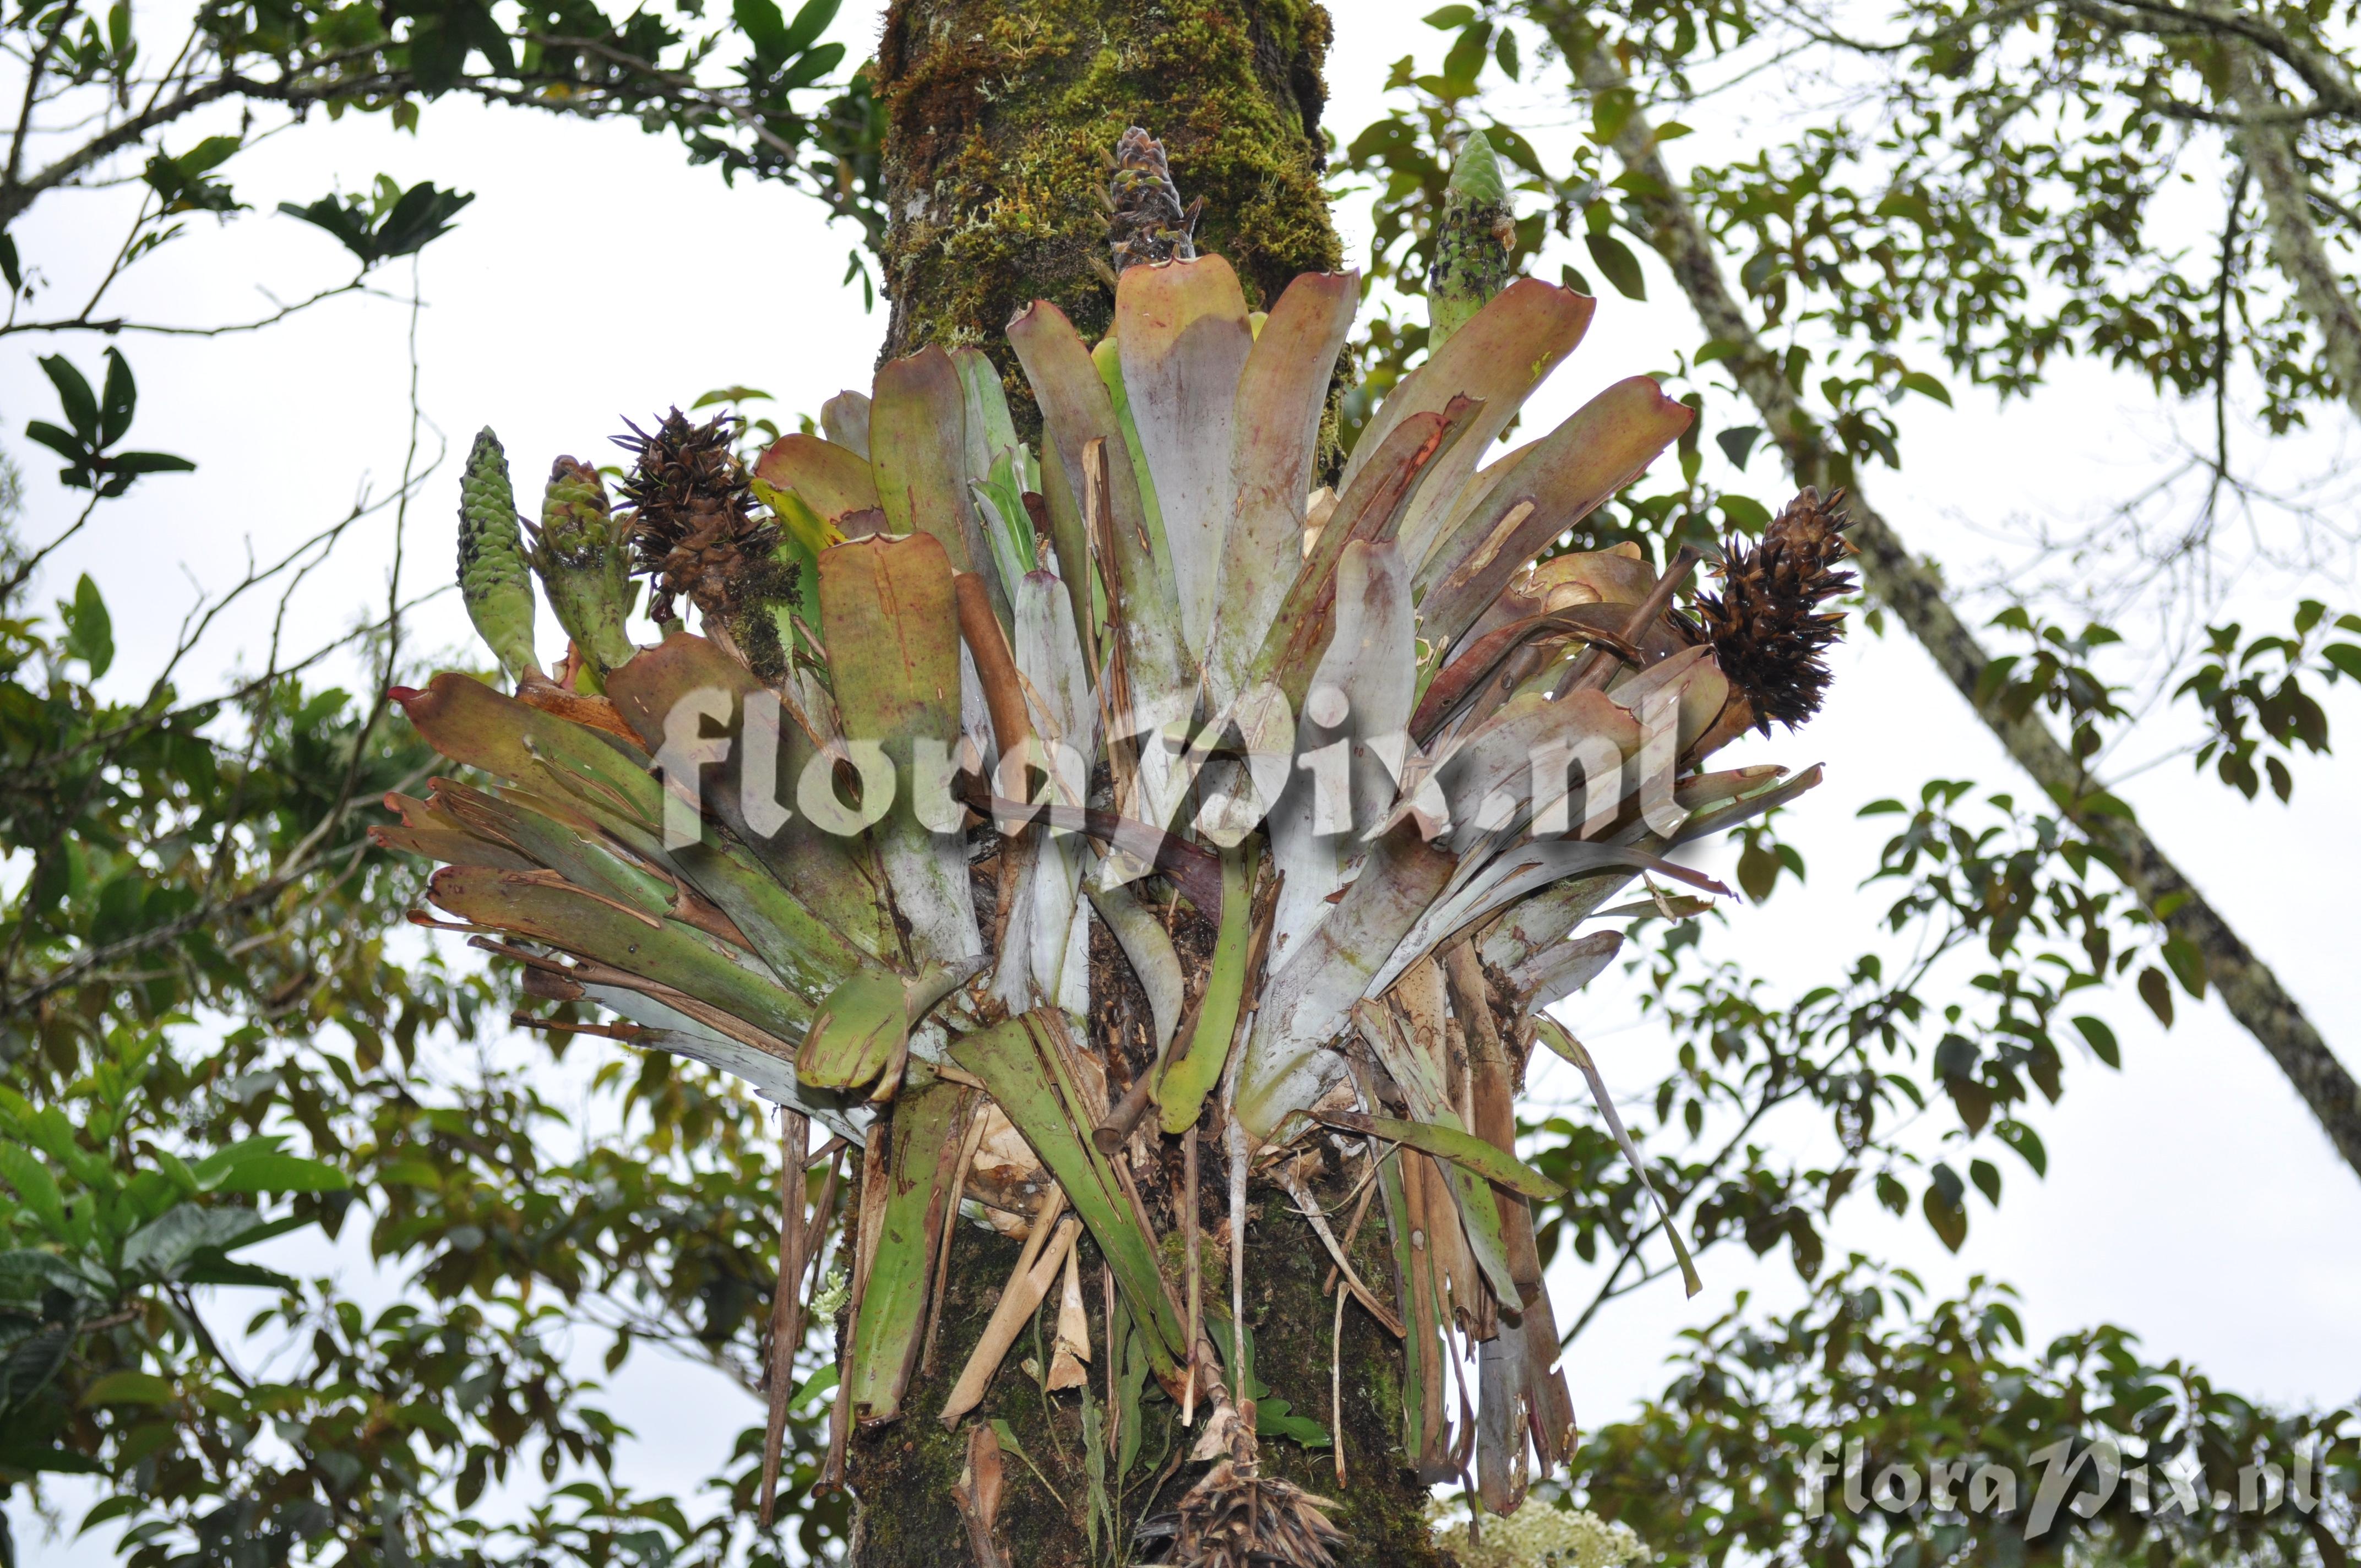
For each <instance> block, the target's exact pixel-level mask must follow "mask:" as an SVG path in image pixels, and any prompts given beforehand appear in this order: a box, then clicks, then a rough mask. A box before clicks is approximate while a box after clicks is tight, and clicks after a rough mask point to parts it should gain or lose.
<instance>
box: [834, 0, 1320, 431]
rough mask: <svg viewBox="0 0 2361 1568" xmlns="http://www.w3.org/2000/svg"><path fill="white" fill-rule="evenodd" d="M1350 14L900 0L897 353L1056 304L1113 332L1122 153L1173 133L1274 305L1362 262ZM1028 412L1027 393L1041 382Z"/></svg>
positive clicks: (1270, 6)
mask: <svg viewBox="0 0 2361 1568" xmlns="http://www.w3.org/2000/svg"><path fill="white" fill-rule="evenodd" d="M1328 34H1329V19H1328V13H1327V12H1326V11H1325V10H1324V9H1323V8H1322V7H1321V6H1319V5H1312V4H1310V3H1309V0H895V4H894V5H893V6H892V7H891V9H889V10H888V11H887V13H886V16H885V36H884V39H883V40H882V42H881V43H880V44H879V46H878V53H877V59H878V68H879V72H880V77H881V80H880V82H879V83H878V85H879V91H880V93H881V94H882V95H883V97H884V102H885V105H886V114H887V120H886V133H885V152H884V162H885V190H886V200H887V203H888V205H889V207H890V209H891V217H892V226H891V227H890V228H889V230H888V231H887V234H886V237H885V291H886V293H887V294H888V295H889V296H890V297H891V299H892V302H893V310H894V314H893V322H892V324H891V326H890V328H889V329H888V331H887V333H886V335H885V356H886V357H887V358H889V359H890V358H896V357H899V356H902V355H905V354H911V353H915V352H917V350H918V349H921V348H924V347H926V346H927V345H928V344H940V345H943V346H945V347H947V348H949V347H956V346H958V345H961V344H974V345H978V346H980V347H983V349H985V350H986V351H987V352H989V353H991V354H993V355H994V356H995V357H996V358H998V359H999V361H1000V362H1001V364H1002V366H1003V368H1004V370H1007V369H1013V367H1014V364H1013V361H1012V360H1011V359H1010V357H1009V356H1008V351H1007V345H1006V344H1005V341H1004V340H1003V337H1002V331H1003V329H1004V328H1005V327H1006V326H1007V324H1008V319H1009V318H1010V317H1011V316H1013V315H1015V314H1016V313H1017V312H1018V311H1020V310H1023V309H1024V308H1025V307H1026V306H1027V304H1030V303H1031V302H1033V301H1035V300H1048V301H1049V302H1052V303H1054V304H1056V305H1057V306H1058V308H1059V309H1060V310H1062V311H1064V312H1065V313H1066V314H1067V315H1068V316H1069V317H1071V319H1072V321H1073V323H1074V324H1075V326H1077V327H1078V328H1080V329H1081V330H1082V333H1083V334H1084V335H1085V336H1096V335H1098V334H1103V333H1104V332H1105V330H1106V327H1107V323H1108V322H1109V320H1110V319H1111V317H1112V315H1113V313H1114V308H1115V293H1114V291H1113V290H1112V289H1111V288H1109V287H1108V285H1107V282H1106V279H1105V274H1104V267H1105V264H1106V259H1107V246H1106V240H1107V218H1106V211H1105V209H1104V206H1103V205H1102V204H1101V200H1100V198H1101V195H1102V193H1103V192H1104V191H1105V190H1106V178H1107V170H1106V159H1107V158H1108V157H1109V155H1111V154H1112V153H1113V152H1114V150H1115V141H1116V139H1117V138H1118V137H1121V136H1122V135H1123V132H1124V129H1125V127H1126V126H1134V125H1137V126H1144V127H1146V128H1147V129H1148V131H1150V132H1152V133H1153V134H1154V135H1155V136H1157V137H1159V138H1160V139H1161V140H1162V141H1163V143H1164V146H1165V149H1166V152H1167V153H1168V155H1169V156H1170V159H1171V164H1172V171H1173V177H1174V179H1175V180H1176V181H1178V182H1179V183H1180V191H1181V195H1182V197H1183V198H1184V199H1190V198H1195V197H1200V196H1202V197H1203V198H1204V203H1205V210H1204V216H1203V219H1202V222H1201V223H1200V224H1199V225H1198V228H1197V242H1198V247H1199V248H1200V249H1201V250H1215V251H1219V252H1220V253H1221V254H1222V255H1224V256H1225V257H1227V258H1229V261H1230V264H1231V265H1232V266H1233V267H1235V268H1236V269H1237V272H1238V277H1239V279H1240V280H1242V281H1243V282H1244V283H1245V285H1246V301H1247V303H1248V305H1249V306H1250V307H1252V308H1253V309H1256V310H1260V309H1263V308H1264V307H1265V306H1267V305H1268V303H1269V302H1270V301H1271V300H1272V299H1274V298H1276V297H1277V296H1278V293H1279V291H1280V290H1281V289H1283V288H1285V287H1286V286H1287V282H1288V280H1290V279H1291V278H1293V277H1294V276H1295V275H1296V274H1297V273H1299V272H1316V271H1325V270H1331V269H1334V268H1335V267H1337V266H1338V265H1339V264H1340V260H1341V258H1342V254H1343V252H1342V249H1341V247H1339V245H1338V243H1337V239H1336V231H1335V228H1334V225H1331V224H1330V222H1329V221H1328V202H1327V198H1326V196H1325V195H1324V193H1323V192H1322V190H1321V186H1320V176H1321V170H1322V168H1323V164H1324V161H1325V159H1324V155H1323V144H1322V142H1321V139H1320V112H1321V108H1322V105H1323V100H1324V98H1325V88H1324V87H1323V84H1322V82H1321V76H1320V66H1321V61H1322V59H1323V57H1324V56H1325V54H1326V52H1327V48H1328ZM1010 386H1011V401H1012V402H1020V401H1024V400H1026V398H1027V393H1026V388H1025V385H1024V382H1023V380H1022V378H1017V379H1016V380H1013V381H1012V382H1011V383H1010Z"/></svg>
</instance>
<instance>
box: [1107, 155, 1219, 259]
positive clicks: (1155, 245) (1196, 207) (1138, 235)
mask: <svg viewBox="0 0 2361 1568" xmlns="http://www.w3.org/2000/svg"><path fill="white" fill-rule="evenodd" d="M1107 196H1108V204H1109V206H1110V207H1111V209H1112V211H1113V215H1112V216H1111V217H1110V218H1109V219H1108V220H1107V244H1108V246H1109V247H1110V248H1112V249H1113V250H1114V252H1115V271H1116V272H1118V273H1121V272H1122V271H1124V270H1125V269H1126V268H1132V267H1138V266H1141V265H1144V264H1148V263H1154V262H1159V261H1191V260H1194V259H1195V258H1196V256H1197V215H1198V214H1200V213H1202V212H1203V211H1204V208H1205V199H1204V198H1203V197H1202V196H1200V197H1198V198H1197V199H1196V200H1195V201H1193V202H1191V203H1189V205H1188V206H1187V207H1186V208H1183V207H1182V206H1181V205H1180V187H1179V186H1177V185H1175V184H1173V183H1172V170H1171V168H1170V165H1169V164H1167V163H1166V162H1165V160H1164V144H1163V143H1162V142H1160V141H1158V140H1157V139H1156V138H1155V137H1152V136H1149V135H1148V133H1147V132H1146V131H1144V130H1142V129H1141V128H1140V127H1139V126H1132V127H1131V128H1130V129H1129V130H1127V131H1126V132H1124V133H1123V139H1122V140H1121V141H1119V142H1117V143H1116V144H1115V172H1114V174H1113V175H1112V176H1111V177H1110V178H1109V179H1108V181H1107Z"/></svg>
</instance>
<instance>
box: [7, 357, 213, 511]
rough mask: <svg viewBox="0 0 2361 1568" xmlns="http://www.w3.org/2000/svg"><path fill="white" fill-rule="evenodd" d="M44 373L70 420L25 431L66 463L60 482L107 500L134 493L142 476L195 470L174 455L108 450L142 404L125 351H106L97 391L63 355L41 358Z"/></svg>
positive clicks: (34, 424) (31, 425)
mask: <svg viewBox="0 0 2361 1568" xmlns="http://www.w3.org/2000/svg"><path fill="white" fill-rule="evenodd" d="M41 370H42V373H43V374H45V375H47V376H48V377H49V385H50V386H52V387H54V388H56V389H57V393H58V402H59V404H60V407H62V409H63V410H64V411H65V418H66V422H65V424H64V425H63V426H62V427H60V426H59V425H55V424H52V423H50V422H49V421H47V420H40V419H37V420H34V421H32V422H30V423H28V424H27V425H26V426H25V433H26V435H27V436H28V437H30V438H31V439H32V440H35V441H38V442H39V443H40V444H42V445H44V446H46V447H48V448H49V450H50V451H52V452H54V453H56V454H57V455H59V456H60V457H62V458H64V459H65V460H66V466H64V467H63V468H61V469H60V470H59V471H58V482H59V483H60V484H61V485H64V486H66V487H67V488H69V489H76V490H92V491H95V492H96V499H102V500H104V499H113V498H115V497H116V496H119V495H121V494H122V493H123V492H124V491H126V490H127V489H129V488H131V482H132V481H133V480H135V479H137V478H138V477H140V476H141V475H143V474H185V473H188V472H190V471H191V470H192V469H193V468H195V467H196V465H195V464H194V463H192V462H190V461H189V460H188V459H187V458H185V457H175V456H173V455H170V453H165V452H115V451H110V450H109V448H111V447H113V446H114V445H115V443H116V442H118V441H120V440H122V439H123V437H124V436H125V434H126V433H128V432H129V431H130V429H131V415H132V412H133V411H134V410H135V409H137V407H138V404H139V388H138V385H137V383H136V382H135V381H134V380H133V379H132V378H131V367H130V366H129V365H128V364H127V363H126V362H125V360H124V357H123V355H122V352H121V351H120V350H118V349H114V348H110V349H108V350H107V351H106V384H105V387H104V390H103V391H100V392H97V393H93V392H92V390H91V389H90V382H89V380H88V379H87V378H84V377H83V375H82V372H81V371H80V370H78V369H76V368H75V367H74V366H73V362H72V361H71V360H69V359H68V358H66V356H64V355H62V354H52V355H49V356H47V357H45V358H44V359H42V361H41Z"/></svg>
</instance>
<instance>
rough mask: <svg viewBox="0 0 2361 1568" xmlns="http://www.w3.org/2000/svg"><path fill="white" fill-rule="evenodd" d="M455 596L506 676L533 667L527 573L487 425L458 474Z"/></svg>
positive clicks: (503, 463) (503, 471) (504, 469)
mask: <svg viewBox="0 0 2361 1568" xmlns="http://www.w3.org/2000/svg"><path fill="white" fill-rule="evenodd" d="M459 595H460V597H461V598H464V599H465V600H466V601H467V619H468V620H472V621H474V622H475V623H476V633H477V635H478V636H479V637H481V638H482V639H483V640H484V641H485V643H486V645H487V646H489V648H490V649H491V651H492V656H493V657H495V658H497V659H498V660H500V667H501V668H502V669H504V670H506V671H507V672H508V674H509V678H510V679H511V680H522V679H523V678H524V675H525V673H526V672H527V671H529V670H530V671H538V670H539V669H540V665H539V664H538V663H536V662H535V659H534V656H533V577H532V575H531V574H530V573H529V572H528V571H527V570H526V568H525V556H524V534H523V532H522V530H521V529H520V528H519V527H518V526H517V511H516V493H515V491H514V490H512V489H511V488H510V486H509V462H508V456H507V455H506V454H505V453H503V452H502V451H501V450H500V437H499V436H497V435H494V434H493V433H492V432H491V429H490V427H489V426H487V427H485V428H484V429H482V430H480V431H478V432H477V433H476V444H475V445H474V446H472V447H470V448H469V449H468V452H467V469H466V471H465V472H464V473H462V474H461V476H460V478H459Z"/></svg>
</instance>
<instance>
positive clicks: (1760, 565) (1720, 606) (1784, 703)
mask: <svg viewBox="0 0 2361 1568" xmlns="http://www.w3.org/2000/svg"><path fill="white" fill-rule="evenodd" d="M1843 501H1844V492H1843V491H1842V490H1838V491H1836V492H1834V493H1832V494H1831V495H1829V496H1828V498H1827V499H1822V498H1821V496H1820V493H1819V492H1818V491H1817V490H1816V489H1813V488H1810V487H1808V486H1806V488H1805V489H1804V491H1803V493H1802V494H1800V495H1798V496H1797V497H1796V498H1795V499H1794V500H1792V501H1789V502H1788V503H1787V505H1786V506H1785V507H1784V509H1782V510H1781V511H1780V513H1779V515H1778V516H1777V517H1775V518H1773V519H1772V520H1771V524H1770V526H1769V527H1767V528H1765V529H1764V530H1763V538H1762V539H1761V541H1760V542H1759V543H1747V542H1746V541H1745V540H1743V539H1740V538H1737V537H1734V536H1733V537H1732V539H1731V540H1730V545H1729V554H1728V555H1727V557H1726V559H1725V560H1724V561H1723V562H1722V565H1721V566H1720V568H1719V570H1720V576H1721V591H1720V592H1719V593H1704V594H1699V595H1698V596H1697V620H1699V621H1700V622H1701V623H1702V624H1703V629H1704V632H1705V637H1706V641H1708V642H1710V643H1712V644H1713V652H1714V659H1715V662H1716V663H1719V665H1720V666H1721V673H1722V674H1724V675H1726V676H1728V677H1729V679H1730V684H1731V685H1734V686H1736V687H1737V688H1738V690H1739V691H1741V693H1743V694H1744V695H1745V696H1746V699H1747V701H1748V702H1749V703H1750V704H1752V707H1753V709H1754V718H1755V721H1756V727H1757V728H1758V729H1761V730H1762V731H1763V733H1764V734H1766V735H1767V734H1769V733H1770V732H1771V725H1772V721H1773V720H1774V719H1775V720H1777V721H1778V722H1779V723H1781V724H1784V725H1785V726H1787V727H1788V728H1789V729H1794V728H1795V726H1797V725H1799V724H1801V723H1803V722H1804V720H1806V718H1810V717H1811V716H1812V715H1813V714H1815V713H1817V712H1818V711H1819V707H1820V698H1821V697H1822V696H1823V695H1824V694H1825V693H1826V692H1827V690H1828V663H1827V662H1826V661H1825V659H1823V657H1822V655H1823V654H1824V653H1825V652H1827V651H1828V645H1829V644H1830V643H1832V642H1834V641H1836V640H1837V638H1838V636H1839V633H1840V629H1841V627H1842V626H1843V624H1844V616H1843V614H1842V613H1841V612H1828V613H1823V612H1822V611H1821V609H1820V608H1819V607H1820V606H1821V605H1822V604H1824V603H1825V602H1827V601H1828V600H1829V599H1832V598H1839V597H1841V596H1843V595H1845V594H1849V593H1850V592H1851V591H1852V588H1853V581H1854V579H1853V575H1852V574H1851V573H1850V572H1847V571H1841V570H1839V564H1840V563H1842V562H1843V560H1844V559H1845V557H1846V556H1848V555H1850V554H1853V547H1852V546H1851V545H1850V543H1847V542H1846V541H1845V538H1844V530H1845V529H1846V528H1847V527H1848V526H1850V522H1851V520H1850V518H1849V517H1847V516H1846V515H1845V510H1844V507H1843V504H1842V503H1843Z"/></svg>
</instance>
